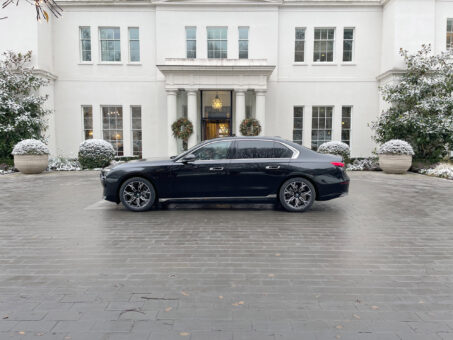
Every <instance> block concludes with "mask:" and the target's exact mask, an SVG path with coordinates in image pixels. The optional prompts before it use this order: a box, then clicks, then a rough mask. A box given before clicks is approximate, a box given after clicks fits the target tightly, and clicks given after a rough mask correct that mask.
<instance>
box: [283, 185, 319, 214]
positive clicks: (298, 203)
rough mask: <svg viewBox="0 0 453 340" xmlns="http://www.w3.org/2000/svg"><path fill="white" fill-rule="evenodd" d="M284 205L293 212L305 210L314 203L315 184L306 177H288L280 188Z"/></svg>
mask: <svg viewBox="0 0 453 340" xmlns="http://www.w3.org/2000/svg"><path fill="white" fill-rule="evenodd" d="M278 197H279V200H280V204H281V205H282V207H283V208H284V209H285V210H287V211H291V212H303V211H306V210H308V209H310V207H311V206H312V205H313V202H314V201H315V198H316V191H315V188H314V187H313V184H311V182H310V181H309V180H307V179H305V178H302V177H295V178H290V179H288V180H287V181H286V182H285V183H283V185H282V186H281V188H280V192H279V194H278Z"/></svg>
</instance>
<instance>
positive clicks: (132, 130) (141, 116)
mask: <svg viewBox="0 0 453 340" xmlns="http://www.w3.org/2000/svg"><path fill="white" fill-rule="evenodd" d="M134 108H140V129H134V116H133V113H132V112H133V109H134ZM129 110H130V120H131V121H130V127H131V136H130V137H131V144H132V156H138V157H139V158H142V157H143V112H142V106H141V105H130V106H129ZM134 131H140V134H141V139H140V152H139V153H138V154H135V152H134Z"/></svg>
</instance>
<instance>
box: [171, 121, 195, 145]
mask: <svg viewBox="0 0 453 340" xmlns="http://www.w3.org/2000/svg"><path fill="white" fill-rule="evenodd" d="M171 130H172V131H173V136H174V137H175V138H178V139H182V146H183V149H184V151H185V150H187V141H188V140H189V137H190V136H191V135H192V133H193V124H192V122H191V121H190V120H188V119H187V118H179V119H178V120H177V121H175V122H174V123H173V124H172V125H171Z"/></svg>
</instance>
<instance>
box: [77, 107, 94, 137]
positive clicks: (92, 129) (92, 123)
mask: <svg viewBox="0 0 453 340" xmlns="http://www.w3.org/2000/svg"><path fill="white" fill-rule="evenodd" d="M80 108H81V110H82V140H83V141H85V140H88V139H93V138H94V114H93V105H81V106H80ZM85 108H91V129H87V128H86V127H85V111H84V109H85ZM90 130H91V137H90V138H86V135H85V133H86V131H90Z"/></svg>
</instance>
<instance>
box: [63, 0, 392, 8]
mask: <svg viewBox="0 0 453 340" xmlns="http://www.w3.org/2000/svg"><path fill="white" fill-rule="evenodd" d="M389 1H391V0H58V1H57V3H58V4H59V5H60V6H62V7H66V6H68V7H78V6H82V7H86V6H109V7H115V6H118V7H124V6H127V7H136V6H150V7H156V6H165V7H177V6H194V7H209V6H235V7H237V6H241V7H242V6H260V7H261V6H277V7H282V8H285V7H288V8H291V7H313V6H334V7H337V6H382V5H385V4H386V3H388V2H389Z"/></svg>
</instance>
